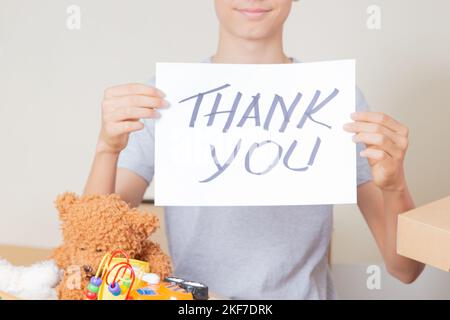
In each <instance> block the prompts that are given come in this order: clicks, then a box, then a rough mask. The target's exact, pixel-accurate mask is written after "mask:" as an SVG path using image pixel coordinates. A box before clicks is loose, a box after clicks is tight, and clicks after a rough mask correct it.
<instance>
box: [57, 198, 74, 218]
mask: <svg viewBox="0 0 450 320" xmlns="http://www.w3.org/2000/svg"><path fill="white" fill-rule="evenodd" d="M77 201H78V196H77V195H76V194H75V193H73V192H66V193H63V194H61V195H59V196H58V197H57V198H56V201H55V205H56V209H58V211H59V217H60V218H61V219H64V218H65V216H66V215H67V213H68V212H69V210H70V208H71V206H72V205H73V204H74V203H76V202H77Z"/></svg>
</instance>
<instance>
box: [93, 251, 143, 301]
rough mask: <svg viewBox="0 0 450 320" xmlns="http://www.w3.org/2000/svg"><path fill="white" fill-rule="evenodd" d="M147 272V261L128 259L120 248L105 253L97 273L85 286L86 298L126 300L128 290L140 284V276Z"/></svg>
mask: <svg viewBox="0 0 450 320" xmlns="http://www.w3.org/2000/svg"><path fill="white" fill-rule="evenodd" d="M147 272H149V265H148V263H147V262H144V261H140V260H135V259H130V258H129V257H128V254H127V253H126V252H124V251H122V250H116V251H114V252H113V253H111V254H109V253H108V254H105V255H104V256H103V258H102V260H101V262H100V265H99V267H98V270H97V273H96V274H95V276H94V277H92V278H91V280H90V282H89V284H88V286H87V288H86V293H85V295H86V298H87V299H88V300H126V299H131V297H130V292H131V290H133V289H136V288H138V287H140V286H142V285H143V284H144V283H141V278H142V275H143V274H144V273H147Z"/></svg>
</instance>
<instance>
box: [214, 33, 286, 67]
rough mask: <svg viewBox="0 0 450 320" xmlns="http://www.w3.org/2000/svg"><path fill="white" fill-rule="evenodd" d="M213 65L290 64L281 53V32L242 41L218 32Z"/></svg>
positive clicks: (242, 39) (282, 52)
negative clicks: (218, 36)
mask: <svg viewBox="0 0 450 320" xmlns="http://www.w3.org/2000/svg"><path fill="white" fill-rule="evenodd" d="M211 62H213V63H244V64H247V63H248V64H258V63H262V64H265V63H291V62H292V60H291V59H290V58H289V57H287V56H286V54H285V53H284V51H283V35H282V32H279V33H278V34H275V35H273V36H272V37H270V38H266V39H257V40H254V39H244V38H239V37H236V36H234V35H232V34H230V33H228V32H227V31H225V30H222V29H221V30H220V39H219V45H218V48H217V52H216V54H215V55H214V56H213V57H212V59H211Z"/></svg>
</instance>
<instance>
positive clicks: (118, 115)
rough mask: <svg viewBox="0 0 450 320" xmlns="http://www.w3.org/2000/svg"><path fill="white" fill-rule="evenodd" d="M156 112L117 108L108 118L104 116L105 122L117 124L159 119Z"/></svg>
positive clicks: (148, 109) (133, 108) (142, 109)
mask: <svg viewBox="0 0 450 320" xmlns="http://www.w3.org/2000/svg"><path fill="white" fill-rule="evenodd" d="M159 116H160V114H159V112H158V111H156V110H154V109H150V108H141V107H126V108H117V109H115V110H114V112H112V113H111V114H110V115H109V116H105V118H106V120H107V121H112V122H119V121H126V120H139V119H154V118H159Z"/></svg>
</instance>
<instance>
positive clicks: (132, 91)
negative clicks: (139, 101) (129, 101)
mask: <svg viewBox="0 0 450 320" xmlns="http://www.w3.org/2000/svg"><path fill="white" fill-rule="evenodd" d="M128 95H144V96H149V97H159V98H164V97H165V94H164V92H162V91H161V90H159V89H158V88H155V87H152V86H149V85H146V84H142V83H128V84H122V85H118V86H113V87H110V88H108V89H106V90H105V98H111V97H121V96H128Z"/></svg>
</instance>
